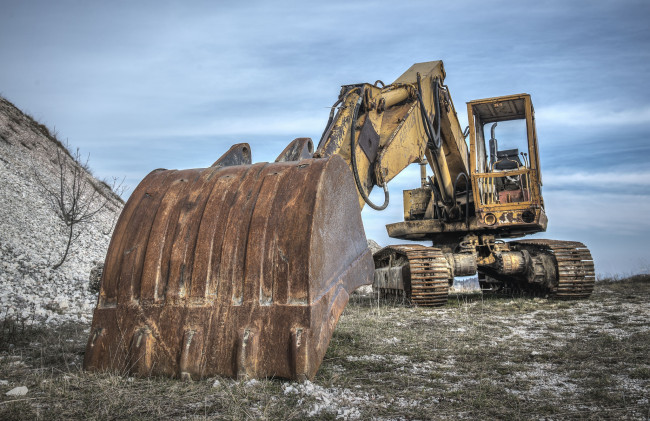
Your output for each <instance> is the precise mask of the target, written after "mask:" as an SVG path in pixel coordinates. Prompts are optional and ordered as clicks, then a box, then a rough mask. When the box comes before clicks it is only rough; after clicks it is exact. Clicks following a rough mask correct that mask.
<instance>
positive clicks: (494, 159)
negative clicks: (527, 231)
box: [467, 94, 545, 228]
mask: <svg viewBox="0 0 650 421" xmlns="http://www.w3.org/2000/svg"><path fill="white" fill-rule="evenodd" d="M467 110H468V117H469V123H470V168H471V172H472V177H471V179H472V191H473V195H474V203H475V206H476V211H477V212H476V214H477V217H478V222H479V224H481V225H483V226H490V227H494V228H498V227H503V228H506V227H507V226H512V225H518V224H537V223H538V222H541V221H540V216H542V215H541V214H543V206H544V205H543V200H542V196H541V174H540V171H539V154H538V146H537V134H536V130H535V119H534V110H533V105H532V102H531V100H530V95H528V94H519V95H510V96H504V97H498V98H488V99H481V100H476V101H471V102H469V103H468V104H467ZM542 219H545V217H544V218H542ZM544 225H545V224H544ZM544 228H545V226H544Z"/></svg>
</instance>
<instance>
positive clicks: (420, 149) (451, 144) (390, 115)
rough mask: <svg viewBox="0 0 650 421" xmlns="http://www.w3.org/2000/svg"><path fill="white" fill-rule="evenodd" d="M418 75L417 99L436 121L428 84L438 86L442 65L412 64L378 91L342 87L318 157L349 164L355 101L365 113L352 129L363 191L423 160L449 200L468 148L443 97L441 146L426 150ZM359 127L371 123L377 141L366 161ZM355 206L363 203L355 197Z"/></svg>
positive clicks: (463, 168) (464, 169)
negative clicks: (336, 158) (373, 155)
mask: <svg viewBox="0 0 650 421" xmlns="http://www.w3.org/2000/svg"><path fill="white" fill-rule="evenodd" d="M418 74H419V75H420V78H421V86H422V99H423V102H424V105H425V108H426V110H427V112H428V113H429V115H430V118H431V119H433V118H435V108H436V107H435V104H434V95H433V86H434V85H433V84H434V83H440V84H442V83H443V81H444V78H445V70H444V66H443V64H442V61H431V62H425V63H416V64H414V65H413V66H411V67H410V68H409V69H408V70H407V71H406V72H404V74H402V75H401V76H400V77H399V78H398V79H397V80H395V82H393V83H392V84H391V85H388V86H386V87H383V88H379V87H377V86H374V85H370V84H361V85H354V86H344V87H343V91H342V92H343V93H342V95H343V98H342V105H341V107H340V108H339V111H338V113H337V115H336V118H335V119H334V121H333V122H332V124H331V126H330V127H329V128H328V129H327V130H326V132H325V134H324V138H323V139H322V140H321V143H320V144H319V147H318V150H317V151H316V153H315V156H317V157H326V156H331V155H333V154H338V155H340V156H341V157H342V158H343V159H344V160H345V161H346V162H348V164H349V165H350V167H351V169H352V165H351V155H350V152H351V150H350V138H351V133H350V130H352V129H353V128H352V120H353V113H354V109H355V105H356V103H357V101H359V100H360V96H361V95H363V97H362V98H361V101H362V103H363V104H364V107H363V109H364V111H363V112H362V113H360V114H359V115H358V117H357V121H356V124H355V127H354V130H355V145H356V158H357V167H358V173H359V178H360V181H361V184H362V186H363V187H364V189H365V191H366V192H370V190H371V189H372V187H373V186H374V185H384V183H387V182H389V181H390V180H392V179H393V178H394V177H395V176H397V174H399V173H400V172H402V171H403V170H404V168H406V167H407V166H408V165H410V164H412V163H414V162H418V161H419V160H420V159H422V158H423V157H424V156H426V158H427V161H428V162H429V165H430V166H431V168H432V170H433V172H434V174H435V177H437V182H438V183H439V187H440V190H441V193H442V194H443V196H444V197H445V198H446V199H450V198H451V196H452V193H453V182H454V180H455V179H456V177H457V176H458V174H460V173H467V145H466V143H465V141H464V137H463V135H462V129H461V127H460V123H459V122H458V117H457V115H456V110H455V109H454V105H453V102H452V101H451V98H448V97H446V98H445V100H444V102H445V107H443V108H442V109H441V113H440V114H441V115H440V125H441V137H442V145H441V148H440V149H439V150H438V151H436V152H433V151H431V150H430V149H429V148H427V146H426V144H427V140H428V139H427V135H426V132H425V130H424V123H423V121H422V115H421V113H420V109H419V107H420V105H419V102H418V100H417V95H416V92H417V76H418ZM364 124H371V125H372V128H373V130H374V132H375V133H376V134H377V135H378V137H379V144H378V153H377V156H376V158H375V160H374V163H371V162H370V160H369V159H368V157H367V156H366V154H365V153H364V152H363V150H362V148H361V147H360V145H359V136H360V134H361V131H362V128H363V126H364ZM359 204H360V206H361V207H363V206H364V204H365V202H364V200H363V198H362V197H361V195H359Z"/></svg>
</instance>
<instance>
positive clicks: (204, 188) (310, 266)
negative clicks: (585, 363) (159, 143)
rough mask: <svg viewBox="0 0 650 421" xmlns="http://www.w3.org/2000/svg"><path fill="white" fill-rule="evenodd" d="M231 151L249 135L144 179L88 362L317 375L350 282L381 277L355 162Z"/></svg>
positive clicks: (123, 218) (121, 226)
mask: <svg viewBox="0 0 650 421" xmlns="http://www.w3.org/2000/svg"><path fill="white" fill-rule="evenodd" d="M295 145H298V146H300V145H302V146H301V147H302V150H303V151H304V150H305V148H306V149H307V150H308V149H309V148H308V146H309V142H307V141H306V140H305V139H302V140H300V139H298V140H296V141H295ZM245 146H247V145H245ZM298 149H300V148H298ZM248 151H250V150H249V149H248ZM301 153H302V152H301ZM289 155H290V154H288V155H287V156H289ZM229 156H240V157H241V156H244V147H243V146H242V145H236V146H235V147H233V148H231V150H230V151H229V152H228V153H226V154H225V155H224V157H222V158H220V159H219V160H218V161H217V163H216V164H218V165H215V166H213V167H209V168H203V169H190V170H156V171H153V172H152V173H151V174H149V175H148V176H147V177H146V178H145V179H144V180H143V181H142V182H141V183H140V185H139V186H138V187H137V188H136V189H135V191H134V192H133V194H132V195H131V197H130V198H129V200H128V201H127V203H126V205H125V208H124V211H123V212H122V214H121V215H120V218H119V220H118V222H117V224H116V227H115V233H114V235H113V238H112V239H111V243H110V246H109V249H108V253H107V256H106V267H105V270H104V273H103V276H102V286H101V292H100V297H99V301H98V306H97V308H96V309H95V312H94V316H93V324H92V329H91V336H90V338H89V341H88V346H87V348H86V355H85V357H84V367H85V368H86V369H89V370H110V371H117V372H120V373H124V372H134V373H135V374H138V375H145V376H148V375H164V376H170V377H181V378H192V379H199V378H203V377H211V376H215V375H220V376H227V377H247V378H262V377H282V378H288V379H299V380H304V379H312V378H313V377H314V376H315V374H316V371H317V370H318V367H319V366H320V364H321V362H322V360H323V357H324V355H325V351H326V349H327V346H328V344H329V341H330V339H331V336H332V333H333V331H334V328H335V326H336V323H337V322H338V319H339V317H340V314H341V312H342V311H343V309H344V307H345V305H346V304H347V301H348V297H349V294H350V293H351V292H352V291H353V290H355V289H356V288H357V287H359V286H361V285H367V284H369V283H370V282H371V281H372V274H373V270H374V264H373V260H372V254H371V252H370V250H369V249H368V246H367V244H366V237H365V233H364V230H363V225H362V222H361V214H360V211H359V204H358V197H357V192H356V187H355V185H354V181H353V178H352V175H351V174H350V170H349V168H348V166H347V164H346V163H345V161H344V160H343V159H342V158H340V157H339V156H333V157H331V158H321V159H313V158H309V159H302V160H300V161H299V162H297V161H286V162H277V163H270V164H269V163H257V164H252V165H222V164H226V163H228V162H233V161H232V160H230V158H228V157H229ZM298 156H300V155H298ZM238 159H239V158H238Z"/></svg>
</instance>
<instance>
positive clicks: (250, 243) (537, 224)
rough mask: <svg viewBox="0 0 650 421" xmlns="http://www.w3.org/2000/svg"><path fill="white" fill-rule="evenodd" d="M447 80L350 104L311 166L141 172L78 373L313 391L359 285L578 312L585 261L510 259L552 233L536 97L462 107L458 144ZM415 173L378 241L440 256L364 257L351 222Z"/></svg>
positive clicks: (554, 250) (415, 295)
mask: <svg viewBox="0 0 650 421" xmlns="http://www.w3.org/2000/svg"><path fill="white" fill-rule="evenodd" d="M444 79H445V70H444V67H443V63H442V61H433V62H427V63H418V64H415V65H413V66H411V68H410V69H408V70H407V71H406V72H405V73H404V74H403V75H402V76H400V77H399V78H398V79H397V80H396V81H395V82H393V83H392V84H390V85H384V83H383V82H381V81H377V82H375V83H374V84H369V83H362V84H355V85H345V86H343V87H342V89H341V92H340V95H339V97H338V99H337V101H336V102H335V103H334V105H333V106H332V108H331V113H330V117H329V121H328V122H327V125H326V128H325V130H324V132H323V135H322V138H321V139H320V142H319V144H318V147H317V148H316V150H314V145H313V143H312V141H311V139H308V138H298V139H295V140H294V141H293V142H291V143H290V144H289V145H288V146H287V147H286V148H285V149H284V151H282V153H281V154H280V155H279V156H278V158H277V159H276V160H275V162H273V163H256V164H253V163H252V161H251V150H250V147H249V145H248V144H245V143H242V144H237V145H234V146H233V147H231V148H230V150H228V151H227V152H226V153H225V154H223V155H222V156H221V157H220V158H219V159H218V160H217V161H216V162H215V163H214V164H212V165H211V166H210V167H209V168H201V169H189V170H165V169H158V170H154V171H153V172H151V173H150V174H149V175H148V176H147V177H146V178H145V179H144V180H143V181H142V182H141V183H140V184H139V185H138V187H137V188H136V189H135V191H134V192H133V194H132V195H131V197H130V198H129V200H128V201H127V203H126V205H125V207H124V210H123V211H122V214H121V216H120V218H119V220H118V222H117V224H116V227H115V231H114V234H113V237H112V239H111V243H110V245H109V249H108V253H107V256H106V261H105V269H104V272H103V276H102V282H101V290H100V294H99V298H98V303H97V307H96V309H95V312H94V316H93V322H92V328H91V332H90V337H89V340H88V345H87V348H86V353H85V358H84V367H85V368H86V369H89V370H115V371H119V372H123V373H124V372H128V373H131V374H135V375H140V376H149V375H165V376H171V377H177V378H182V379H197V378H203V377H208V376H214V375H221V376H230V377H238V378H260V377H281V378H288V379H296V380H304V379H312V378H313V377H314V376H315V374H316V372H317V370H318V367H319V366H320V364H321V362H322V360H323V357H324V355H325V351H326V349H327V346H328V344H329V341H330V338H331V336H332V333H333V331H334V328H335V326H336V324H337V322H338V319H339V316H340V315H341V313H342V311H343V309H344V308H345V305H346V304H347V302H348V297H349V294H351V293H352V291H354V290H355V289H356V288H358V287H359V286H361V285H367V284H370V283H373V286H374V287H375V288H377V289H378V290H379V291H382V292H384V293H398V294H402V295H404V296H405V297H406V298H407V299H408V300H410V301H411V302H412V303H414V304H416V305H424V306H440V305H443V304H444V303H446V302H447V297H448V293H449V286H450V284H451V283H452V282H453V279H454V277H458V276H469V275H475V274H476V273H478V275H479V281H480V284H481V286H482V288H483V289H484V290H485V291H499V290H508V289H522V290H533V291H537V292H541V293H544V294H546V295H551V296H555V297H558V298H565V299H579V298H586V297H588V296H589V295H590V294H591V291H592V289H593V283H594V266H593V261H592V258H591V255H590V253H589V250H588V249H587V248H586V247H585V246H584V245H583V244H581V243H578V242H569V241H555V240H528V241H521V240H520V241H509V242H505V241H504V239H510V238H516V237H521V236H524V235H527V234H533V233H537V232H541V231H544V230H545V229H546V224H547V218H546V214H545V211H544V202H543V200H542V195H541V185H542V178H541V172H540V166H539V153H538V145H537V135H536V131H535V117H534V110H533V105H532V102H531V99H530V96H529V95H527V94H518V95H509V96H503V97H498V98H489V99H482V100H476V101H471V102H469V103H467V114H468V118H469V127H468V128H467V129H466V130H465V131H463V130H462V129H461V126H460V123H459V122H458V118H457V115H456V111H455V108H454V104H453V102H452V100H451V96H450V93H449V88H448V87H447V86H446V85H444ZM497 126H499V140H497V136H496V131H497ZM488 132H489V134H490V138H489V139H486V135H487V134H488ZM467 137H469V150H468V143H467V141H466V139H467ZM413 163H419V164H420V168H421V174H420V180H419V184H420V187H418V188H416V189H412V190H407V191H404V193H403V194H404V221H403V222H398V223H394V224H389V225H387V230H388V234H389V235H390V236H391V237H394V238H399V239H405V240H417V241H432V243H433V247H427V246H423V245H419V244H411V245H396V246H389V247H385V248H383V249H382V250H380V251H378V252H377V253H375V255H374V256H373V255H372V253H371V252H370V250H369V249H368V246H367V242H366V237H365V232H364V229H363V224H362V222H361V209H362V208H363V207H364V206H365V205H366V204H367V205H369V206H371V207H372V208H374V209H378V210H381V209H384V208H386V206H387V205H388V202H389V191H388V183H389V181H390V180H392V179H393V178H394V177H395V176H396V175H398V174H399V173H400V172H402V171H403V170H404V169H405V168H406V167H407V166H409V165H410V164H413ZM427 167H429V168H430V171H428V170H427ZM429 172H431V173H432V175H430V176H429V175H427V174H428V173H429ZM374 186H379V187H381V188H382V189H383V191H384V201H383V203H382V204H375V203H373V202H372V201H371V199H370V198H369V193H370V191H371V190H372V189H373V187H374Z"/></svg>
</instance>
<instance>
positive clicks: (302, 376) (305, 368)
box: [291, 327, 309, 381]
mask: <svg viewBox="0 0 650 421" xmlns="http://www.w3.org/2000/svg"><path fill="white" fill-rule="evenodd" d="M308 341H309V331H308V330H307V329H303V328H301V327H297V328H294V329H292V330H291V363H292V366H293V378H294V379H296V380H298V381H305V380H307V378H308V377H309V344H308V343H307V342H308Z"/></svg>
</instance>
